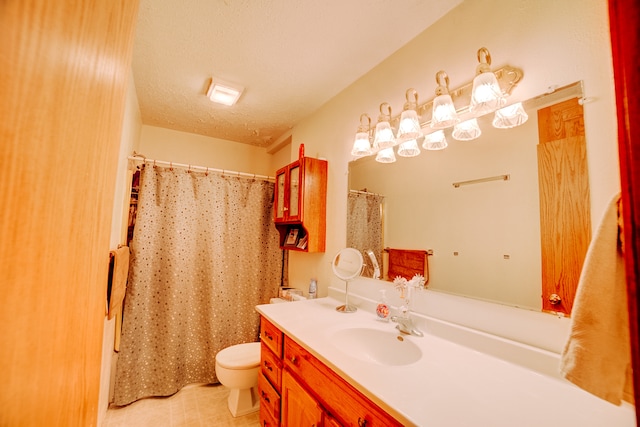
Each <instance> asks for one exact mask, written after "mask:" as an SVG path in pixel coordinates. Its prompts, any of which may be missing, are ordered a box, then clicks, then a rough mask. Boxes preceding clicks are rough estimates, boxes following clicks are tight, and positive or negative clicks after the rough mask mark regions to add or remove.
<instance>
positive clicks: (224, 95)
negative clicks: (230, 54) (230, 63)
mask: <svg viewBox="0 0 640 427" xmlns="http://www.w3.org/2000/svg"><path fill="white" fill-rule="evenodd" d="M243 90H244V88H243V87H242V86H240V85H237V84H234V83H229V82H226V81H224V80H222V79H219V78H217V77H213V78H212V79H211V84H210V85H209V90H207V96H208V97H209V99H210V100H211V101H213V102H215V103H218V104H222V105H227V106H232V105H233V104H235V103H236V102H237V101H238V98H240V95H241V94H242V91H243Z"/></svg>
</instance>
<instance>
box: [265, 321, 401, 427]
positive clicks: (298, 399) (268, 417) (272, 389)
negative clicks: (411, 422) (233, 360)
mask: <svg viewBox="0 0 640 427" xmlns="http://www.w3.org/2000/svg"><path fill="white" fill-rule="evenodd" d="M260 338H261V340H262V349H261V360H260V366H261V372H260V376H259V381H258V384H259V393H260V399H261V402H260V403H261V407H260V424H261V425H263V426H269V425H272V426H277V425H280V423H281V424H282V425H283V426H292V427H293V426H302V425H315V426H340V425H357V426H367V427H372V426H380V427H385V426H388V427H391V426H401V425H402V424H401V423H400V422H398V421H396V420H395V419H394V418H393V417H392V416H391V415H389V414H387V413H386V412H385V411H384V410H382V409H381V408H380V407H379V406H378V405H376V404H375V403H373V402H372V401H371V400H370V399H368V398H367V397H366V396H364V395H363V394H362V393H360V392H359V391H358V390H357V389H355V388H354V387H353V386H352V385H350V384H349V383H348V382H347V381H346V380H344V379H343V378H342V377H340V375H338V374H337V373H336V372H335V371H333V370H332V369H331V368H329V367H328V366H327V365H325V364H324V363H323V362H322V361H320V360H319V359H318V358H317V357H315V356H314V355H313V354H312V353H311V352H309V351H308V350H306V349H305V348H304V347H302V346H301V345H300V344H298V343H297V342H296V341H295V340H293V339H292V338H291V337H289V336H287V335H285V334H283V332H281V331H280V330H279V329H278V328H277V327H276V326H274V325H273V324H272V323H271V322H269V321H268V320H267V319H266V318H264V317H262V318H261V322H260Z"/></svg>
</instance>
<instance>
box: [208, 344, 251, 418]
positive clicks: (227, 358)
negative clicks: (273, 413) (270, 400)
mask: <svg viewBox="0 0 640 427" xmlns="http://www.w3.org/2000/svg"><path fill="white" fill-rule="evenodd" d="M259 369H260V343H259V342H251V343H246V344H237V345H232V346H231V347H227V348H225V349H224V350H221V351H219V352H218V354H216V376H217V377H218V381H220V383H221V384H222V385H224V386H225V387H227V388H230V389H231V392H230V393H229V400H228V404H229V411H231V415H233V416H234V417H239V416H241V415H246V414H249V413H251V412H255V411H257V410H258V409H260V398H259V396H258V370H259Z"/></svg>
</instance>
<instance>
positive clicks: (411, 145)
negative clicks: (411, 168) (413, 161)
mask: <svg viewBox="0 0 640 427" xmlns="http://www.w3.org/2000/svg"><path fill="white" fill-rule="evenodd" d="M419 154H420V148H418V141H416V140H415V139H410V140H408V141H405V142H403V143H402V144H400V146H398V156H400V157H415V156H417V155H419Z"/></svg>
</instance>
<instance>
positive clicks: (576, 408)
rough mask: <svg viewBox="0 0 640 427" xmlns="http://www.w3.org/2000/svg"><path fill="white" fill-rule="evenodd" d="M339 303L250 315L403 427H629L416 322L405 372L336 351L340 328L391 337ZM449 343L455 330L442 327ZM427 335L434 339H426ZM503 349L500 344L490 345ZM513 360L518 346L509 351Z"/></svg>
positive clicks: (386, 326) (618, 415)
mask: <svg viewBox="0 0 640 427" xmlns="http://www.w3.org/2000/svg"><path fill="white" fill-rule="evenodd" d="M341 304H342V303H341V302H340V301H338V300H336V299H333V298H330V297H326V298H319V299H315V300H307V301H297V302H292V303H283V304H265V305H259V306H257V307H256V310H257V311H258V312H259V313H260V314H261V315H263V316H264V317H266V318H267V319H268V320H269V321H270V322H272V323H273V324H274V325H276V326H278V327H279V328H280V329H281V330H282V331H283V332H284V333H285V334H286V335H288V336H289V337H291V338H293V339H294V340H295V341H296V342H298V344H300V345H301V346H303V347H304V348H305V349H307V350H308V351H310V352H311V353H312V354H313V355H314V356H316V357H317V358H318V359H320V360H321V361H322V362H323V363H325V364H326V365H327V366H329V367H330V368H332V369H333V370H335V371H336V372H337V373H339V374H340V375H341V376H342V377H344V378H345V380H347V381H348V382H349V383H351V384H352V385H353V386H354V387H355V388H357V389H358V390H359V391H360V392H362V393H363V394H364V395H366V396H367V397H369V398H370V399H371V400H372V401H374V402H376V403H377V404H378V405H379V406H380V407H382V408H383V409H384V410H386V411H387V412H388V413H390V414H391V415H393V416H394V417H395V418H396V419H398V420H399V421H400V422H402V423H403V424H405V425H408V426H411V425H415V426H425V427H426V426H433V427H443V426H451V427H459V426H471V425H474V426H491V427H502V426H504V427H513V426H521V427H522V426H531V427H534V426H535V427H538V426H542V425H550V424H555V425H562V426H581V427H589V426H593V427H601V426H603V425H609V426H617V427H624V426H635V412H634V409H633V407H632V406H631V405H628V404H623V406H620V407H618V406H615V405H612V404H610V403H608V402H606V401H604V400H601V399H599V398H597V397H594V396H592V395H591V394H589V393H587V392H585V391H583V390H581V389H580V388H578V387H576V386H574V385H573V384H571V383H569V382H567V381H565V380H563V379H560V378H558V377H553V376H550V375H545V374H543V373H541V372H539V371H536V370H533V369H528V368H526V367H524V366H521V365H520V364H516V363H512V362H510V361H507V360H505V359H502V358H499V357H495V356H492V355H489V354H487V353H486V352H480V351H478V350H476V349H473V348H472V347H469V346H466V345H463V344H462V343H460V342H454V341H451V340H448V339H445V338H443V337H446V336H447V334H446V332H444V333H443V328H442V325H441V324H442V322H438V321H436V320H433V322H432V323H430V321H429V320H428V318H427V319H419V323H418V326H419V327H420V329H421V330H422V331H423V332H424V333H425V334H424V337H415V336H406V335H405V336H403V337H404V339H405V340H409V341H411V342H413V343H415V344H416V345H417V346H418V347H419V348H420V349H421V351H422V357H421V358H420V359H419V360H418V361H416V362H414V363H411V364H407V365H400V366H389V365H382V364H379V363H377V362H375V361H372V360H366V358H364V357H363V355H362V354H348V353H347V352H346V351H343V350H342V349H340V348H338V346H337V345H335V344H334V342H333V341H334V340H333V339H332V336H333V334H335V333H336V332H338V331H340V330H342V329H347V328H367V329H375V330H381V331H390V332H394V331H396V329H395V326H396V325H395V323H392V322H389V323H384V322H380V321H377V320H376V318H375V315H374V314H373V313H371V312H368V311H366V310H362V309H359V310H358V311H357V312H355V313H349V314H345V313H339V312H337V311H336V310H335V307H336V306H338V305H341ZM449 327H450V328H451V332H452V333H451V336H454V335H455V336H457V335H459V334H456V333H455V329H456V328H457V326H456V325H453V324H451V325H449ZM432 330H433V332H436V330H437V333H431V332H432ZM498 341H499V342H500V343H501V345H503V346H504V345H505V340H498ZM513 346H514V352H518V351H519V350H518V347H519V346H518V344H516V343H513Z"/></svg>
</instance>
